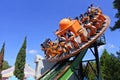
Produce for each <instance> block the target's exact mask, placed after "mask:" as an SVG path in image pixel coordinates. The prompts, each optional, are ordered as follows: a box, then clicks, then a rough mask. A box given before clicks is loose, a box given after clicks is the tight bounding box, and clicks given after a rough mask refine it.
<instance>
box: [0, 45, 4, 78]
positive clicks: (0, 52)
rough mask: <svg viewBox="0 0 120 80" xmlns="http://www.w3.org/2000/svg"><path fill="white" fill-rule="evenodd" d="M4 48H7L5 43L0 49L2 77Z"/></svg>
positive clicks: (0, 76)
mask: <svg viewBox="0 0 120 80" xmlns="http://www.w3.org/2000/svg"><path fill="white" fill-rule="evenodd" d="M4 49H5V43H4V44H3V46H2V49H1V51H0V79H1V78H2V75H1V72H2V64H3V61H4Z"/></svg>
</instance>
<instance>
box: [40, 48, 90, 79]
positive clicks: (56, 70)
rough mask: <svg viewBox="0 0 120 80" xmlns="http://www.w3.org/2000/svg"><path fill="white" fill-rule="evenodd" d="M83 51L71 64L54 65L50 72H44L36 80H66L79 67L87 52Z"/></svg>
mask: <svg viewBox="0 0 120 80" xmlns="http://www.w3.org/2000/svg"><path fill="white" fill-rule="evenodd" d="M87 49H88V48H86V49H84V50H83V51H81V52H80V54H79V55H78V56H77V57H76V58H75V59H74V60H73V61H71V62H66V61H65V62H63V63H61V64H58V63H57V64H55V65H54V66H53V67H52V68H51V69H50V70H48V71H46V72H45V73H44V74H43V75H42V76H41V77H40V78H39V79H38V80H68V79H69V78H70V77H71V75H72V74H73V73H74V68H75V67H76V66H78V65H79V62H80V61H81V60H82V58H83V57H84V55H85V54H86V52H87Z"/></svg>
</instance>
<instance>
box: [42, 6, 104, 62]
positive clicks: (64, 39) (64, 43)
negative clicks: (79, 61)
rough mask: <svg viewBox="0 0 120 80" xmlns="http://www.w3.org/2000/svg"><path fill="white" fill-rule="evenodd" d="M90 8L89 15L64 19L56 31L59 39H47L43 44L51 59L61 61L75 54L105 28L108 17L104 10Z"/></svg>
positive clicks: (48, 57) (47, 55) (43, 48)
mask: <svg viewBox="0 0 120 80" xmlns="http://www.w3.org/2000/svg"><path fill="white" fill-rule="evenodd" d="M90 9H91V10H89V12H87V16H85V15H82V17H80V19H70V18H64V19H62V20H61V21H60V23H59V29H58V30H57V31H56V32H55V34H56V36H57V41H51V40H50V39H47V40H45V41H44V42H43V44H41V47H42V50H43V51H44V53H45V55H46V58H47V59H48V60H49V61H55V60H56V61H60V60H64V59H66V58H69V57H71V56H73V55H75V54H74V51H76V49H77V50H78V49H79V48H81V44H82V45H83V43H84V44H85V43H86V46H87V45H89V44H90V43H88V41H89V40H90V39H91V37H95V35H96V34H97V31H98V30H99V29H101V28H103V27H102V26H103V24H104V23H105V20H106V18H105V16H104V15H103V14H102V11H101V10H100V9H99V8H93V9H92V8H90ZM91 16H92V17H91ZM96 39H97V37H96ZM92 42H93V41H91V43H92ZM87 43H88V44H87ZM81 49H82V48H81Z"/></svg>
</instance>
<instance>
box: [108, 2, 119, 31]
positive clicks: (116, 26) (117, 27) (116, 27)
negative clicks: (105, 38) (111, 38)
mask: <svg viewBox="0 0 120 80" xmlns="http://www.w3.org/2000/svg"><path fill="white" fill-rule="evenodd" d="M113 6H114V8H115V9H117V13H116V15H115V17H116V18H117V19H118V20H117V21H116V22H115V25H114V26H113V27H110V29H111V30H112V31H114V30H116V29H120V0H114V1H113Z"/></svg>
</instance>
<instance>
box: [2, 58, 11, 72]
mask: <svg viewBox="0 0 120 80" xmlns="http://www.w3.org/2000/svg"><path fill="white" fill-rule="evenodd" d="M10 67H11V66H10V65H9V64H8V62H7V61H5V60H4V62H3V63H2V70H5V69H8V68H10Z"/></svg>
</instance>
